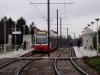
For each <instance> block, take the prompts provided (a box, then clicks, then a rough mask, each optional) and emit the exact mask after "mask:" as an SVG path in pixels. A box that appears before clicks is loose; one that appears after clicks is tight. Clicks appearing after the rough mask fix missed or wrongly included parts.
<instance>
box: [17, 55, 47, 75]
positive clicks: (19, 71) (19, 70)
mask: <svg viewBox="0 0 100 75" xmlns="http://www.w3.org/2000/svg"><path fill="white" fill-rule="evenodd" d="M44 55H46V54H41V55H40V56H39V57H41V56H44ZM32 61H33V60H32V59H31V60H30V61H28V62H27V63H26V64H25V65H24V66H22V67H21V68H19V69H18V70H17V72H16V74H15V75H21V73H22V72H23V70H24V68H25V67H27V66H28V64H30V63H31V62H32Z"/></svg>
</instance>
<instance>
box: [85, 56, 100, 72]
mask: <svg viewBox="0 0 100 75" xmlns="http://www.w3.org/2000/svg"><path fill="white" fill-rule="evenodd" d="M84 61H85V63H86V64H88V65H89V66H91V67H92V68H94V69H96V70H97V71H98V72H99V73H100V57H93V58H88V57H85V58H84Z"/></svg>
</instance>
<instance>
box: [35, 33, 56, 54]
mask: <svg viewBox="0 0 100 75" xmlns="http://www.w3.org/2000/svg"><path fill="white" fill-rule="evenodd" d="M50 34H51V33H50ZM34 37H35V44H34V51H37V52H38V51H48V32H47V31H36V32H35V35H34ZM55 38H56V37H55ZM55 41H56V39H54V38H51V41H50V50H51V48H54V47H55V46H56V43H55Z"/></svg>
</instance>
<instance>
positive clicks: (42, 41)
mask: <svg viewBox="0 0 100 75" xmlns="http://www.w3.org/2000/svg"><path fill="white" fill-rule="evenodd" d="M36 43H37V44H46V43H47V39H46V38H38V37H37V38H36Z"/></svg>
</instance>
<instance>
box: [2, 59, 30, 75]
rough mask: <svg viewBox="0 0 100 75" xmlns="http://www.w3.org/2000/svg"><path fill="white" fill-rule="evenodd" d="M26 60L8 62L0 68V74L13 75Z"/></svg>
mask: <svg viewBox="0 0 100 75" xmlns="http://www.w3.org/2000/svg"><path fill="white" fill-rule="evenodd" d="M26 62H28V60H20V61H17V62H15V63H13V64H10V65H9V66H7V67H5V68H3V69H1V70H0V75H5V74H6V75H14V74H15V73H16V71H17V69H19V68H20V67H21V66H23V65H24V64H25V63H26Z"/></svg>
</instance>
